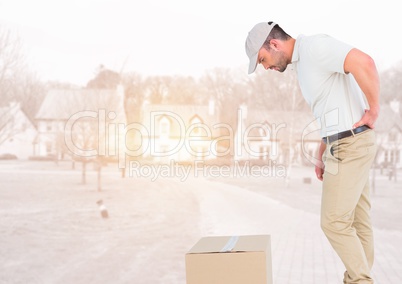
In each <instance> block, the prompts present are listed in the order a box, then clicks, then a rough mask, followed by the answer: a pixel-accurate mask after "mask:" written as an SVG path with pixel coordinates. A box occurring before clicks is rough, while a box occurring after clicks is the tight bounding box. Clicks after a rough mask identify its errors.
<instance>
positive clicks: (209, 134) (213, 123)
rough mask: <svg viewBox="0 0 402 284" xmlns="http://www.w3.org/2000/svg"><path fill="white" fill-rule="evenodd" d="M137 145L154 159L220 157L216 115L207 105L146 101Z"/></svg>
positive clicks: (210, 106) (188, 160) (142, 151)
mask: <svg viewBox="0 0 402 284" xmlns="http://www.w3.org/2000/svg"><path fill="white" fill-rule="evenodd" d="M141 128H142V131H141V132H142V134H141V137H140V138H138V136H137V142H136V144H137V145H138V146H137V148H138V149H141V154H142V157H144V158H149V159H152V160H153V161H156V162H162V163H165V162H169V161H170V160H174V161H176V162H190V161H194V160H207V159H214V158H216V157H217V156H219V152H220V151H221V150H220V148H219V147H220V143H219V140H217V139H218V138H219V135H220V133H221V129H220V127H219V116H218V113H217V112H216V110H215V106H214V104H213V103H212V102H211V103H210V105H151V104H145V105H144V107H143V111H142V120H141Z"/></svg>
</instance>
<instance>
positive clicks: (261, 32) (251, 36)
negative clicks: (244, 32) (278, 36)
mask: <svg viewBox="0 0 402 284" xmlns="http://www.w3.org/2000/svg"><path fill="white" fill-rule="evenodd" d="M275 26H276V24H275V23H274V22H264V23H258V24H256V25H255V26H254V27H253V28H252V29H251V31H249V33H248V36H247V39H246V53H247V56H248V58H249V59H250V65H249V67H248V74H251V73H253V72H254V71H255V69H256V68H257V64H258V62H257V60H258V52H259V51H260V49H261V47H262V45H263V44H264V42H265V40H266V39H267V37H268V35H269V33H270V32H271V30H272V28H273V27H275Z"/></svg>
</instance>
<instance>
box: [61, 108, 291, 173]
mask: <svg viewBox="0 0 402 284" xmlns="http://www.w3.org/2000/svg"><path fill="white" fill-rule="evenodd" d="M116 117H117V115H116V113H114V112H109V113H106V110H103V109H102V110H99V111H97V112H96V111H81V112H78V113H76V114H74V115H73V116H71V117H70V119H69V120H68V121H67V123H66V125H65V131H64V141H65V145H66V146H67V148H68V150H69V151H70V152H71V153H72V154H74V155H76V156H80V157H86V158H90V157H96V156H100V157H102V156H113V157H117V158H118V162H119V168H125V167H126V164H127V157H132V158H139V157H144V156H148V157H151V158H169V157H171V156H172V155H177V154H178V153H179V152H185V154H187V157H188V160H194V159H209V158H218V157H225V156H231V157H241V156H244V155H247V156H249V157H254V158H258V157H262V156H266V157H267V156H269V157H271V158H275V157H277V156H278V152H279V151H278V148H277V147H278V145H277V143H273V144H272V147H270V149H265V150H263V151H261V149H254V148H253V147H252V146H251V145H252V143H253V141H258V140H261V137H264V139H266V140H267V141H268V140H269V141H277V137H278V133H279V131H280V130H281V129H283V128H285V127H286V124H285V123H282V124H278V125H276V124H272V125H267V124H263V123H254V124H251V125H249V126H247V127H244V126H243V125H242V123H239V125H238V126H237V127H236V129H233V127H232V126H231V125H229V124H226V123H217V124H214V125H212V126H209V125H206V124H204V123H202V122H198V123H194V124H190V125H189V126H187V127H186V123H185V122H184V120H183V119H182V117H180V116H179V115H178V114H176V113H173V112H169V111H154V112H150V114H149V118H148V121H149V123H148V124H147V126H148V127H146V126H145V125H144V124H141V123H138V122H135V123H130V124H125V123H122V122H113V120H115V119H116ZM162 118H167V119H168V120H169V121H170V123H171V128H174V129H175V130H176V134H175V138H174V139H171V137H170V136H169V133H165V134H164V133H161V132H163V131H164V130H163V129H162V130H161V128H162V127H161V125H160V122H161V119H162ZM237 120H238V121H239V122H241V121H242V120H243V114H242V110H241V109H239V110H238V112H237ZM168 131H169V130H167V131H166V132H168ZM253 131H254V132H255V131H258V132H259V133H260V134H261V135H260V136H253V134H252V133H253ZM129 133H130V134H134V135H133V136H129ZM213 133H225V134H222V135H219V136H214V135H213ZM129 137H135V140H136V141H138V143H137V144H136V145H135V147H136V148H134V149H133V148H130V147H129V146H128V145H129V143H127V140H128V139H130V138H129ZM200 143H204V144H203V145H204V146H203V147H197V145H199V144H200ZM220 143H224V144H225V145H227V146H225V147H223V148H222V147H221V148H219V144H220ZM161 144H165V145H167V146H166V147H164V148H162V147H160V145H161Z"/></svg>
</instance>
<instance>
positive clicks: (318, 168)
mask: <svg viewBox="0 0 402 284" xmlns="http://www.w3.org/2000/svg"><path fill="white" fill-rule="evenodd" d="M324 169H325V166H324V163H323V162H322V161H317V164H316V165H315V174H316V176H317V178H318V179H319V180H320V181H322V180H323V179H324Z"/></svg>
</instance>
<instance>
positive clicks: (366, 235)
mask: <svg viewBox="0 0 402 284" xmlns="http://www.w3.org/2000/svg"><path fill="white" fill-rule="evenodd" d="M376 148H377V147H376V142H375V133H374V131H373V130H366V131H365V132H362V133H359V134H356V135H354V136H350V137H347V138H343V139H340V140H338V141H335V142H333V143H331V144H328V145H327V148H326V150H325V152H324V154H323V161H324V165H325V173H324V179H323V192H322V204H321V228H322V230H323V231H324V233H325V235H326V236H327V238H328V240H329V242H330V243H331V245H332V247H333V248H334V250H335V251H336V253H337V254H338V255H339V257H340V258H341V260H342V262H343V264H344V265H345V268H346V272H345V274H344V280H343V283H347V284H352V283H353V284H354V283H359V284H362V283H374V282H373V280H372V278H371V277H370V270H371V267H372V266H373V262H374V245H373V231H372V226H371V220H370V213H369V211H370V207H371V205H370V187H369V172H370V168H371V165H372V163H373V160H374V156H375V153H376Z"/></svg>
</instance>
